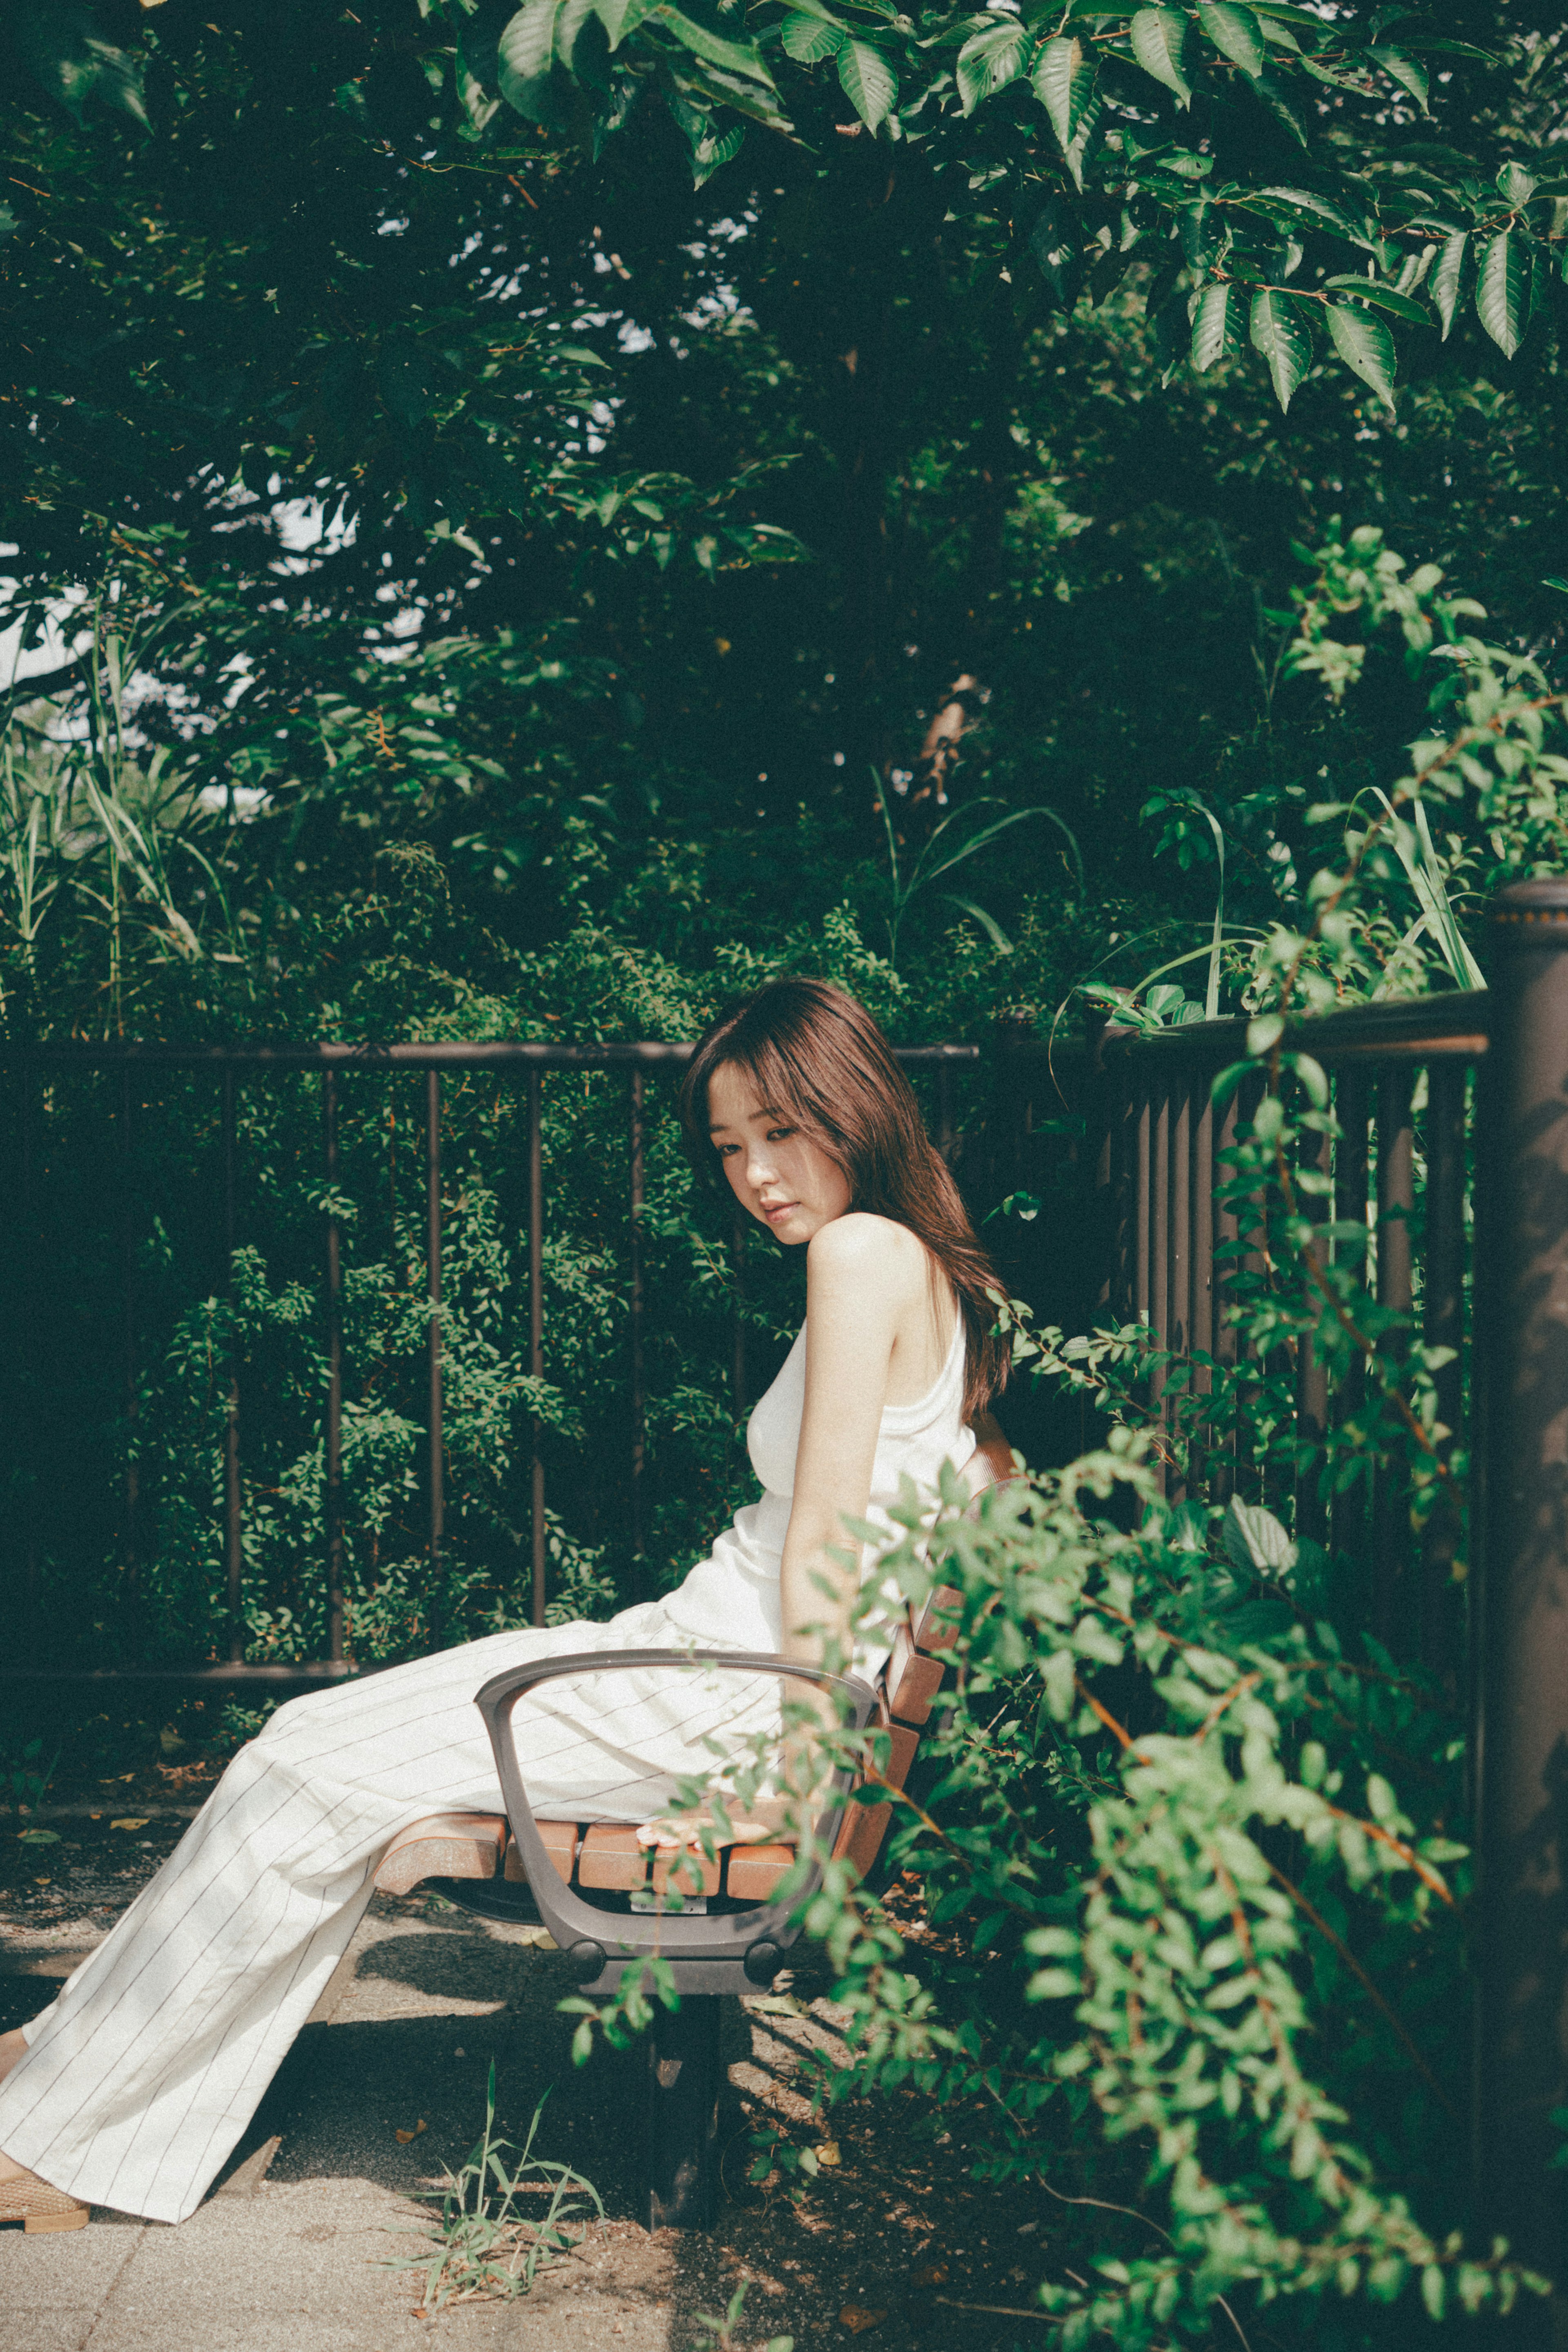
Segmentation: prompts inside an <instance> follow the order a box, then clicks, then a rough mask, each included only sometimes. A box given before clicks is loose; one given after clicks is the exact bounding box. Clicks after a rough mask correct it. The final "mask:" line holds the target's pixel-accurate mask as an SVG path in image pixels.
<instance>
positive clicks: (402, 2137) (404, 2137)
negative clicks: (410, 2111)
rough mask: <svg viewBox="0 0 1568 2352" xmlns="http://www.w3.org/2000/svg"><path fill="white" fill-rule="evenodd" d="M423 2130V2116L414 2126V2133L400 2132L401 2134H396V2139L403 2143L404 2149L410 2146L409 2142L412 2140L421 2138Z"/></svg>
mask: <svg viewBox="0 0 1568 2352" xmlns="http://www.w3.org/2000/svg"><path fill="white" fill-rule="evenodd" d="M423 2129H424V2117H423V2116H421V2117H420V2119H419V2121H418V2122H417V2123H416V2124H415V2126H414V2127H413V2130H412V2131H400V2132H397V2133H396V2135H395V2137H397V2139H398V2140H399V2141H400V2142H401V2143H402V2146H403V2147H407V2146H408V2144H409V2141H410V2140H411V2139H417V2138H418V2137H419V2135H420V2133H421V2132H422V2131H423Z"/></svg>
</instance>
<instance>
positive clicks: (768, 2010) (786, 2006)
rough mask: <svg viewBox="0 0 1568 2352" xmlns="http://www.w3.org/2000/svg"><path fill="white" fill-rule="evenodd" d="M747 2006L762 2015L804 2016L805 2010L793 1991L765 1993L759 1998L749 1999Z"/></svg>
mask: <svg viewBox="0 0 1568 2352" xmlns="http://www.w3.org/2000/svg"><path fill="white" fill-rule="evenodd" d="M746 2006H747V2009H749V2010H752V2011H755V2012H757V2014H758V2015H759V2016H762V2017H803V2016H804V2014H805V2011H803V2010H802V2009H801V2007H800V2002H799V2001H798V2000H796V1999H795V1996H794V1994H793V1993H788V1992H770V1993H765V1994H764V1995H763V1996H762V1998H761V1999H760V2000H747V2004H746Z"/></svg>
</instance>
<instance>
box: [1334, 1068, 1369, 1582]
mask: <svg viewBox="0 0 1568 2352" xmlns="http://www.w3.org/2000/svg"><path fill="white" fill-rule="evenodd" d="M1334 1118H1335V1122H1336V1124H1337V1125H1338V1128H1339V1139H1338V1141H1337V1142H1336V1143H1335V1145H1334V1155H1333V1213H1334V1222H1335V1223H1336V1224H1344V1225H1365V1224H1366V1223H1367V1186H1368V1158H1367V1127H1366V1122H1367V1086H1366V1074H1365V1072H1364V1071H1363V1070H1356V1069H1346V1070H1341V1071H1340V1073H1339V1075H1338V1076H1337V1078H1336V1079H1335V1081H1334ZM1348 1255H1350V1245H1349V1244H1346V1243H1343V1242H1336V1243H1335V1244H1334V1256H1335V1259H1336V1261H1337V1262H1339V1263H1340V1264H1342V1265H1343V1263H1345V1259H1346V1257H1347V1256H1348ZM1360 1271H1361V1275H1362V1276H1363V1278H1364V1277H1365V1274H1366V1265H1365V1260H1364V1259H1362V1260H1361V1262H1360ZM1365 1402H1366V1367H1365V1365H1364V1362H1363V1361H1362V1359H1361V1357H1360V1355H1359V1354H1357V1355H1356V1356H1354V1358H1353V1359H1352V1361H1351V1364H1350V1368H1349V1370H1347V1371H1346V1373H1345V1375H1344V1377H1343V1380H1341V1381H1339V1382H1338V1383H1337V1384H1336V1388H1335V1393H1334V1400H1333V1412H1334V1418H1335V1422H1336V1423H1337V1424H1338V1425H1339V1426H1340V1427H1342V1428H1343V1426H1344V1425H1345V1423H1348V1422H1351V1421H1353V1420H1354V1418H1355V1416H1356V1415H1357V1414H1358V1413H1359V1412H1361V1410H1362V1408H1363V1406H1364V1403H1365ZM1366 1518H1367V1493H1366V1488H1365V1486H1363V1485H1362V1484H1361V1483H1360V1482H1359V1481H1358V1482H1357V1483H1356V1485H1354V1486H1348V1487H1345V1488H1344V1489H1343V1491H1341V1492H1339V1493H1337V1494H1336V1495H1335V1496H1334V1497H1333V1505H1332V1507H1331V1516H1330V1533H1331V1540H1332V1542H1333V1549H1335V1551H1339V1552H1343V1553H1344V1554H1345V1555H1346V1557H1347V1558H1349V1559H1364V1557H1365V1550H1366Z"/></svg>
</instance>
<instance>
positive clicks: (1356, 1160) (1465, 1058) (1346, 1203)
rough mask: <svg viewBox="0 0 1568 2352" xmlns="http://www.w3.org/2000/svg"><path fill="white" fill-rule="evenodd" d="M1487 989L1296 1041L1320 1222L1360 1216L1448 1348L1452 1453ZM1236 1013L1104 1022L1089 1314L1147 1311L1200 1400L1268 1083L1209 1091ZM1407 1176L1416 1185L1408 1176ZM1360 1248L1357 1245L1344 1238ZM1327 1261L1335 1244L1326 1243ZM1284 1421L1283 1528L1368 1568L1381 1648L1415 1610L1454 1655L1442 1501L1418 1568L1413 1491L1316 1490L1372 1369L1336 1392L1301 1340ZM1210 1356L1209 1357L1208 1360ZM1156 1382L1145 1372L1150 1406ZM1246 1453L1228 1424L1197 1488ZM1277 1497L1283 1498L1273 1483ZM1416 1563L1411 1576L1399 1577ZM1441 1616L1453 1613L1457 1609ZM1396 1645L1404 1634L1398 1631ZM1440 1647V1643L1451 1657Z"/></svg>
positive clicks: (1443, 1403) (1419, 1644) (1236, 1033)
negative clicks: (1102, 1238) (1099, 1260)
mask: <svg viewBox="0 0 1568 2352" xmlns="http://www.w3.org/2000/svg"><path fill="white" fill-rule="evenodd" d="M1492 1017H1493V1001H1492V999H1491V997H1490V993H1489V992H1487V991H1485V990H1476V991H1467V992H1463V993H1455V994H1453V995H1448V996H1439V997H1423V998H1416V999H1413V1000H1409V1001H1406V1002H1403V1003H1388V1004H1373V1005H1365V1006H1358V1007H1356V1008H1354V1009H1352V1010H1349V1011H1346V1012H1343V1013H1331V1014H1327V1015H1325V1016H1322V1017H1320V1018H1317V1019H1313V1020H1303V1021H1301V1022H1298V1023H1295V1024H1292V1026H1291V1033H1290V1038H1289V1044H1290V1046H1291V1050H1292V1051H1300V1052H1302V1053H1306V1054H1310V1055H1312V1058H1313V1059H1314V1060H1315V1061H1316V1062H1318V1063H1319V1065H1320V1066H1322V1069H1323V1071H1324V1073H1325V1075H1326V1076H1327V1078H1328V1081H1329V1087H1330V1099H1331V1105H1332V1108H1333V1115H1334V1120H1335V1123H1336V1126H1337V1128H1338V1130H1339V1132H1338V1135H1337V1138H1335V1139H1333V1141H1332V1142H1331V1139H1330V1138H1329V1136H1328V1135H1327V1133H1323V1134H1312V1135H1311V1136H1310V1137H1309V1138H1308V1139H1307V1144H1306V1149H1305V1150H1304V1151H1303V1153H1302V1155H1301V1159H1300V1160H1299V1162H1298V1164H1299V1165H1300V1166H1301V1168H1302V1169H1305V1170H1310V1171H1312V1173H1313V1174H1315V1175H1316V1176H1318V1177H1326V1178H1327V1179H1328V1180H1329V1183H1330V1187H1331V1189H1330V1190H1328V1191H1326V1192H1325V1191H1322V1190H1318V1189H1315V1188H1314V1189H1313V1190H1312V1191H1310V1192H1302V1193H1301V1197H1300V1202H1299V1205H1300V1207H1301V1211H1302V1213H1305V1214H1306V1215H1307V1216H1309V1217H1311V1218H1312V1220H1313V1221H1314V1222H1315V1223H1320V1224H1326V1223H1328V1222H1329V1219H1330V1216H1331V1213H1332V1218H1333V1223H1334V1224H1335V1225H1348V1226H1353V1227H1364V1228H1365V1229H1366V1234H1367V1237H1368V1238H1367V1243H1366V1247H1367V1250H1368V1255H1369V1256H1370V1261H1371V1265H1370V1268H1369V1272H1370V1275H1371V1279H1372V1282H1373V1284H1374V1285H1375V1296H1376V1299H1377V1303H1378V1305H1379V1307H1383V1308H1386V1309H1387V1310H1389V1312H1390V1313H1392V1314H1394V1315H1397V1316H1401V1317H1410V1316H1413V1315H1418V1317H1419V1321H1420V1328H1421V1336H1422V1339H1423V1340H1424V1342H1425V1344H1426V1345H1427V1347H1429V1348H1431V1349H1443V1350H1448V1351H1451V1352H1450V1353H1449V1354H1448V1360H1446V1361H1445V1362H1444V1363H1443V1364H1442V1366H1441V1367H1440V1368H1439V1369H1438V1370H1437V1372H1436V1375H1435V1378H1436V1384H1437V1410H1438V1418H1439V1420H1440V1422H1441V1423H1442V1424H1443V1426H1444V1428H1445V1429H1446V1430H1447V1431H1448V1436H1446V1437H1444V1438H1443V1439H1442V1440H1441V1441H1440V1451H1441V1453H1442V1454H1444V1455H1445V1456H1446V1455H1447V1454H1449V1453H1451V1452H1452V1451H1453V1449H1454V1447H1455V1445H1456V1444H1462V1443H1463V1436H1462V1432H1463V1425H1464V1420H1465V1412H1466V1402H1467V1398H1468V1395H1469V1386H1470V1382H1469V1340H1470V1332H1469V1317H1468V1311H1467V1302H1468V1299H1469V1285H1470V1265H1469V1258H1470V1223H1469V1203H1470V1199H1471V1186H1470V1184H1469V1179H1468V1172H1467V1171H1468V1165H1469V1137H1470V1135H1471V1132H1472V1128H1473V1119H1474V1113H1475V1102H1474V1086H1475V1078H1474V1074H1475V1072H1476V1070H1477V1068H1478V1066H1479V1064H1480V1063H1481V1062H1482V1060H1483V1059H1484V1057H1485V1055H1486V1053H1487V1051H1488V1045H1489V1041H1490V1024H1491V1020H1492ZM1247 1026H1248V1024H1247V1023H1246V1022H1245V1021H1244V1020H1227V1021H1209V1022H1194V1023H1191V1024H1186V1025H1185V1026H1182V1027H1179V1028H1174V1029H1167V1030H1163V1031H1158V1032H1155V1033H1153V1034H1149V1033H1145V1032H1140V1031H1137V1030H1134V1029H1131V1028H1126V1027H1118V1026H1115V1025H1112V1026H1110V1027H1108V1028H1107V1029H1106V1030H1105V1031H1104V1032H1103V1036H1102V1039H1101V1043H1100V1050H1099V1056H1098V1064H1099V1073H1100V1080H1099V1083H1100V1098H1099V1103H1098V1114H1099V1123H1100V1135H1101V1159H1100V1166H1099V1170H1098V1176H1099V1181H1100V1183H1101V1185H1102V1187H1103V1192H1104V1194H1105V1197H1106V1201H1107V1207H1108V1218H1107V1223H1108V1227H1109V1231H1110V1234H1111V1246H1110V1250H1109V1254H1108V1264H1107V1265H1106V1270H1105V1279H1104V1286H1103V1293H1102V1299H1101V1307H1102V1315H1103V1316H1104V1315H1105V1314H1107V1313H1108V1314H1109V1315H1110V1316H1112V1317H1113V1318H1115V1319H1116V1320H1117V1321H1119V1322H1124V1323H1127V1322H1137V1321H1145V1322H1146V1323H1147V1325H1148V1326H1149V1328H1150V1331H1151V1334H1152V1336H1153V1338H1154V1339H1155V1344H1156V1346H1157V1347H1159V1348H1162V1349H1171V1350H1173V1351H1175V1352H1176V1353H1177V1354H1185V1353H1188V1352H1191V1353H1193V1354H1195V1355H1197V1357H1198V1358H1199V1359H1200V1360H1199V1362H1198V1363H1197V1366H1196V1367H1195V1369H1194V1370H1193V1372H1192V1375H1191V1392H1192V1394H1193V1395H1194V1396H1196V1397H1201V1396H1203V1395H1206V1394H1208V1393H1210V1392H1211V1390H1212V1382H1213V1378H1214V1373H1213V1370H1211V1369H1210V1366H1211V1364H1212V1365H1213V1366H1217V1367H1220V1368H1224V1369H1231V1368H1234V1366H1235V1363H1236V1360H1237V1359H1236V1351H1237V1346H1238V1334H1237V1330H1236V1327H1235V1324H1234V1322H1233V1321H1232V1319H1231V1317H1230V1314H1229V1312H1228V1309H1229V1307H1230V1306H1231V1304H1232V1297H1233V1293H1234V1289H1235V1278H1236V1276H1237V1274H1238V1272H1239V1270H1240V1268H1241V1267H1242V1266H1244V1265H1248V1264H1249V1262H1254V1263H1255V1261H1249V1255H1248V1253H1247V1250H1246V1242H1247V1240H1248V1239H1249V1235H1247V1234H1244V1233H1243V1224H1244V1223H1245V1214H1244V1211H1243V1210H1242V1209H1240V1208H1239V1206H1238V1204H1237V1203H1236V1202H1235V1200H1234V1199H1233V1198H1229V1199H1228V1198H1227V1197H1226V1195H1225V1178H1226V1174H1227V1167H1228V1162H1227V1155H1228V1153H1229V1152H1230V1150H1232V1148H1233V1146H1234V1144H1235V1140H1236V1136H1237V1132H1238V1129H1239V1127H1245V1126H1246V1124H1247V1123H1248V1122H1249V1119H1250V1118H1251V1116H1252V1114H1253V1113H1254V1112H1255V1110H1256V1108H1257V1106H1258V1102H1259V1100H1260V1097H1261V1094H1262V1088H1263V1080H1262V1077H1261V1076H1252V1077H1249V1078H1247V1079H1244V1080H1243V1081H1242V1084H1241V1085H1240V1087H1238V1088H1236V1089H1235V1090H1234V1091H1233V1092H1231V1093H1230V1094H1229V1095H1228V1097H1227V1099H1226V1100H1225V1101H1224V1102H1223V1103H1220V1104H1216V1102H1215V1101H1214V1099H1213V1087H1214V1081H1215V1078H1216V1076H1218V1073H1219V1072H1220V1071H1221V1070H1222V1069H1224V1068H1226V1067H1227V1066H1229V1065H1231V1064H1234V1063H1236V1062H1237V1061H1239V1059H1240V1058H1241V1057H1242V1056H1243V1055H1244V1053H1245V1050H1246V1034H1247ZM1418 1178H1419V1181H1418ZM1354 1246H1355V1247H1356V1248H1357V1250H1358V1252H1359V1249H1360V1247H1361V1246H1362V1245H1361V1244H1359V1243H1357V1244H1354ZM1324 1247H1325V1250H1326V1251H1327V1252H1328V1253H1329V1254H1330V1255H1333V1253H1334V1252H1335V1250H1336V1249H1337V1248H1338V1247H1339V1244H1336V1243H1334V1242H1333V1241H1332V1240H1331V1241H1328V1242H1326V1243H1325V1244H1324ZM1295 1352H1296V1363H1295V1422H1296V1431H1295V1434H1296V1438H1297V1441H1298V1452H1299V1454H1300V1456H1301V1470H1300V1471H1299V1473H1298V1475H1297V1476H1296V1478H1295V1481H1294V1492H1293V1496H1291V1498H1290V1500H1291V1505H1292V1506H1293V1519H1294V1531H1295V1533H1296V1534H1297V1536H1299V1537H1306V1538H1311V1539H1312V1540H1313V1541H1316V1542H1319V1543H1330V1544H1332V1546H1333V1549H1335V1550H1336V1551H1343V1552H1345V1553H1348V1554H1350V1555H1352V1556H1360V1555H1363V1554H1364V1555H1366V1556H1367V1557H1368V1558H1369V1559H1370V1562H1371V1567H1372V1580H1373V1590H1372V1595H1371V1602H1372V1605H1371V1621H1372V1624H1373V1627H1374V1630H1375V1632H1376V1633H1377V1634H1378V1636H1379V1638H1380V1639H1381V1640H1383V1641H1384V1642H1385V1643H1390V1642H1395V1641H1396V1637H1397V1636H1398V1635H1399V1633H1400V1632H1401V1628H1402V1625H1404V1624H1405V1622H1406V1621H1407V1620H1413V1621H1414V1623H1413V1630H1414V1633H1415V1639H1414V1640H1413V1641H1412V1642H1411V1643H1409V1644H1408V1647H1409V1648H1410V1649H1411V1650H1412V1651H1414V1652H1416V1653H1417V1654H1421V1655H1424V1656H1426V1657H1427V1659H1428V1661H1429V1662H1431V1663H1434V1664H1448V1665H1450V1666H1457V1664H1458V1661H1457V1659H1456V1658H1454V1656H1453V1655H1452V1654H1451V1653H1452V1649H1453V1643H1452V1640H1451V1636H1450V1637H1449V1638H1447V1639H1446V1635H1449V1633H1450V1629H1449V1622H1448V1619H1446V1618H1445V1612H1444V1609H1443V1606H1442V1595H1443V1593H1444V1591H1445V1588H1446V1586H1447V1584H1448V1581H1449V1580H1451V1575H1452V1569H1453V1557H1454V1555H1453V1541H1454V1530H1453V1526H1452V1521H1451V1517H1449V1516H1448V1515H1447V1514H1443V1513H1439V1514H1437V1516H1436V1517H1434V1518H1433V1520H1432V1521H1431V1522H1430V1523H1429V1525H1428V1529H1427V1542H1426V1545H1425V1548H1424V1555H1423V1562H1422V1564H1421V1567H1420V1569H1419V1570H1416V1568H1415V1567H1414V1564H1413V1563H1411V1562H1410V1561H1409V1560H1408V1559H1407V1558H1406V1549H1407V1545H1406V1524H1407V1511H1406V1498H1405V1497H1404V1496H1403V1495H1401V1494H1400V1493H1398V1492H1397V1491H1396V1481H1395V1479H1394V1478H1393V1477H1392V1476H1391V1475H1389V1474H1388V1473H1386V1472H1380V1473H1379V1474H1378V1475H1377V1476H1376V1477H1375V1481H1374V1485H1373V1492H1372V1496H1371V1505H1370V1512H1369V1511H1368V1507H1367V1504H1366V1499H1365V1497H1364V1494H1363V1493H1362V1492H1361V1491H1360V1490H1359V1489H1358V1488H1356V1487H1354V1486H1353V1487H1351V1488H1350V1489H1348V1490H1346V1491H1344V1492H1342V1493H1340V1494H1338V1495H1336V1496H1333V1499H1332V1502H1331V1500H1330V1499H1329V1498H1327V1497H1325V1496H1324V1493H1323V1486H1322V1476H1321V1471H1322V1460H1321V1448H1322V1442H1323V1440H1324V1439H1325V1438H1326V1436H1327V1434H1328V1432H1329V1430H1330V1427H1331V1423H1333V1421H1334V1420H1335V1419H1336V1418H1342V1419H1343V1418H1344V1417H1349V1416H1354V1414H1355V1413H1357V1412H1359V1411H1360V1409H1361V1407H1362V1404H1363V1402H1364V1382H1365V1374H1364V1367H1363V1366H1362V1365H1361V1364H1360V1362H1359V1361H1357V1362H1356V1363H1354V1364H1353V1365H1352V1367H1351V1368H1350V1369H1349V1370H1347V1372H1346V1373H1345V1375H1344V1377H1343V1380H1341V1381H1338V1382H1336V1383H1334V1384H1333V1391H1332V1392H1331V1383H1330V1378H1329V1373H1328V1370H1327V1369H1326V1366H1325V1363H1324V1360H1323V1358H1322V1354H1321V1353H1320V1352H1319V1351H1318V1349H1316V1348H1315V1347H1314V1346H1313V1344H1312V1335H1311V1334H1310V1333H1309V1334H1305V1335H1303V1336H1302V1338H1301V1339H1299V1340H1298V1341H1297V1343H1296V1351H1295ZM1202 1359H1208V1360H1209V1361H1208V1362H1205V1361H1203V1360H1202ZM1161 1381H1162V1375H1161V1373H1160V1372H1159V1371H1158V1370H1156V1371H1155V1373H1154V1374H1153V1376H1152V1381H1151V1389H1152V1394H1151V1400H1150V1401H1151V1402H1152V1403H1154V1404H1155V1405H1156V1406H1157V1405H1158V1404H1159V1403H1160V1402H1161ZM1247 1452H1248V1444H1247V1440H1246V1437H1245V1434H1244V1433H1237V1438H1236V1442H1235V1444H1234V1445H1233V1447H1232V1448H1231V1450H1230V1451H1229V1453H1228V1454H1218V1455H1216V1454H1211V1455H1210V1456H1209V1457H1208V1458H1207V1460H1206V1461H1205V1462H1204V1465H1203V1471H1204V1484H1205V1485H1206V1486H1207V1487H1208V1489H1209V1491H1210V1492H1218V1493H1219V1494H1220V1495H1221V1496H1223V1494H1224V1493H1225V1492H1226V1491H1227V1490H1228V1487H1229V1486H1230V1485H1231V1483H1232V1482H1233V1480H1234V1478H1235V1476H1236V1475H1237V1474H1238V1472H1239V1470H1240V1469H1241V1468H1242V1466H1243V1463H1244V1461H1245V1458H1246V1455H1247ZM1270 1499H1271V1500H1282V1499H1284V1498H1283V1497H1281V1496H1270ZM1413 1574H1417V1575H1418V1576H1419V1584H1418V1589H1417V1590H1416V1591H1415V1592H1412V1591H1410V1590H1409V1589H1408V1588H1409V1584H1410V1579H1411V1577H1412V1575H1413ZM1449 1614H1450V1617H1451V1612H1449ZM1401 1646H1404V1644H1402V1643H1401ZM1445 1653H1447V1654H1445Z"/></svg>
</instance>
